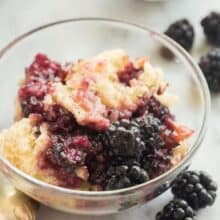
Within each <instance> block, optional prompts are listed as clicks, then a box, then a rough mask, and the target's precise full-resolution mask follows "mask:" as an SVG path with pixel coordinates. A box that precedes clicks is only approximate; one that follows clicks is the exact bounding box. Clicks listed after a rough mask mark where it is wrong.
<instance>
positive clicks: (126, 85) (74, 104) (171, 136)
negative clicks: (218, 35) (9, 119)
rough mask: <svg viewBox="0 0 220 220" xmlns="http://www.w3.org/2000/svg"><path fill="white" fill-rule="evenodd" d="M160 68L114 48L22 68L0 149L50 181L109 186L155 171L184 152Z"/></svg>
mask: <svg viewBox="0 0 220 220" xmlns="http://www.w3.org/2000/svg"><path fill="white" fill-rule="evenodd" d="M166 87H167V83H166V82H165V81H164V79H163V74H162V72H161V71H160V70H159V69H157V68H153V67H152V65H151V64H150V61H149V59H148V58H145V57H144V58H138V59H135V60H132V59H131V58H129V57H128V55H127V54H126V53H125V52H124V51H122V50H113V51H106V52H104V53H101V54H99V55H98V56H96V57H94V58H91V59H80V60H78V61H77V62H75V63H67V64H65V65H61V64H59V63H58V62H55V61H52V60H50V59H49V58H48V57H47V56H46V55H44V54H37V55H36V57H35V59H34V61H33V63H32V64H31V65H30V66H29V67H27V68H26V69H25V78H24V80H23V81H22V82H21V84H20V88H19V92H18V96H17V101H16V117H15V118H16V123H15V124H14V125H13V126H12V127H11V128H9V129H7V130H5V131H3V132H2V134H1V135H0V145H1V147H2V153H3V155H4V156H5V157H6V158H7V159H8V160H9V161H10V162H11V163H12V164H14V165H15V166H16V167H17V168H19V169H20V170H22V171H24V172H25V173H28V174H29V175H31V176H33V177H35V178H37V179H40V180H42V181H45V182H47V183H50V184H54V185H59V186H63V187H67V188H72V189H82V190H95V191H96V190H97V191H99V190H114V189H120V188H125V187H130V186H133V185H136V184H140V183H143V182H146V181H149V180H150V179H152V178H155V177H157V176H159V175H161V174H163V173H164V172H166V171H167V170H169V169H170V168H171V167H172V166H174V165H175V164H177V163H179V162H180V161H181V159H182V158H183V157H184V156H185V155H186V153H187V150H188V147H187V144H186V142H185V140H186V139H187V138H189V137H190V136H191V135H192V133H193V131H192V130H191V129H189V128H187V127H185V126H183V125H180V124H178V123H177V122H175V119H174V115H173V114H172V113H170V110H169V105H170V104H171V103H172V100H173V97H172V96H171V95H168V94H166V93H165V90H166Z"/></svg>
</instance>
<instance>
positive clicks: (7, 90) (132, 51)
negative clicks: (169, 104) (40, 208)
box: [0, 18, 210, 215]
mask: <svg viewBox="0 0 220 220" xmlns="http://www.w3.org/2000/svg"><path fill="white" fill-rule="evenodd" d="M161 47H166V48H169V50H170V51H172V53H173V54H174V55H175V58H174V59H173V60H167V59H165V58H164V57H163V56H161V53H160V49H161ZM115 48H123V49H124V50H126V51H127V53H128V54H129V55H130V56H132V57H139V56H146V55H147V56H148V57H149V58H150V60H151V62H152V63H153V65H154V66H158V67H160V68H161V69H163V71H164V73H165V77H166V79H167V81H168V82H169V85H170V87H169V89H168V90H169V92H171V93H173V94H175V95H178V96H179V102H178V103H177V104H176V106H175V107H173V108H172V112H174V113H175V115H176V118H177V120H178V121H180V122H182V123H183V124H185V125H187V126H189V127H190V128H193V129H194V130H195V134H194V136H193V138H191V139H190V140H189V145H190V151H189V153H188V154H187V155H186V157H185V158H184V159H183V160H182V162H181V163H179V164H178V165H177V166H175V167H173V168H172V169H171V170H169V171H168V172H166V173H164V174H163V175H161V176H159V177H157V178H155V179H153V180H151V181H149V182H146V183H143V184H140V185H137V186H133V187H130V188H126V189H121V190H114V191H102V192H89V191H79V190H70V189H66V188H62V187H58V186H54V185H49V184H47V183H44V182H41V181H39V180H37V179H34V178H32V177H31V176H29V175H27V174H25V173H23V172H22V171H20V170H18V169H16V168H15V167H14V166H13V165H11V164H10V163H9V162H8V161H7V160H6V159H5V158H3V157H2V156H0V167H1V171H2V172H3V173H4V174H5V175H6V176H7V177H8V179H9V180H10V181H11V182H12V183H13V184H14V185H15V186H16V188H17V189H19V190H20V191H22V192H24V193H25V194H27V195H29V196H30V197H32V198H34V199H35V200H37V201H39V202H41V203H43V204H45V205H47V206H50V207H53V208H55V209H58V210H62V211H65V212H70V213H76V214H85V215H101V214H110V213H116V212H118V211H121V210H125V209H128V208H130V207H132V206H135V205H140V204H143V203H145V202H147V201H149V200H152V199H153V198H155V197H157V196H158V195H159V194H161V193H162V192H163V191H165V190H166V189H167V188H168V187H169V184H170V182H171V181H172V180H173V179H174V178H175V177H176V175H177V174H179V173H180V172H181V171H182V170H184V169H186V168H187V167H188V166H189V164H190V162H191V160H192V157H193V155H194V154H195V153H196V151H197V150H198V148H199V146H200V145H201V143H202V140H203V137H204V134H205V131H206V125H207V115H208V112H209V106H210V100H209V92H208V87H207V85H206V82H205V80H204V78H203V75H202V73H201V71H200V69H199V68H198V66H197V65H196V64H195V63H194V62H193V60H192V58H191V57H190V56H189V54H188V53H187V52H185V51H184V50H183V49H182V48H181V47H180V46H178V45H177V44H176V43H175V42H174V41H172V40H171V39H169V38H167V37H166V36H164V35H163V34H160V33H157V32H155V31H152V30H151V29H149V28H146V27H141V26H139V25H134V24H130V23H126V22H122V21H117V20H110V19H102V18H78V19H68V20H62V21H57V22H54V23H50V24H46V25H43V26H41V27H38V28H36V29H34V30H31V31H29V32H27V33H25V34H23V35H22V36H20V37H18V38H16V39H15V40H14V41H12V42H11V43H9V44H8V45H7V46H6V47H5V48H3V49H2V50H1V51H0V71H1V74H0V82H1V87H0V100H1V105H0V113H1V116H2V117H1V123H0V129H3V128H6V127H8V126H10V125H11V124H12V122H13V114H14V99H15V96H16V93H17V90H18V83H19V81H20V80H21V79H22V77H23V76H24V67H25V66H26V65H28V64H29V63H31V61H32V60H33V57H34V55H35V54H36V53H38V52H43V53H46V54H48V56H49V57H51V58H53V59H55V60H58V61H61V62H65V61H73V60H76V59H78V58H82V57H83V58H84V57H91V56H94V55H96V54H97V53H99V52H101V51H103V50H109V49H115Z"/></svg>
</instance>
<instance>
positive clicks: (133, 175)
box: [105, 165, 149, 190]
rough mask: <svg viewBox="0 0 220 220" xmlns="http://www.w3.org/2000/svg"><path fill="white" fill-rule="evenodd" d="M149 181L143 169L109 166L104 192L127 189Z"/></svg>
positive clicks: (134, 166)
mask: <svg viewBox="0 0 220 220" xmlns="http://www.w3.org/2000/svg"><path fill="white" fill-rule="evenodd" d="M148 180H149V176H148V174H147V172H146V171H145V170H144V169H141V168H140V167H139V166H137V165H133V166H131V167H128V166H126V165H120V166H111V167H110V168H109V169H108V171H107V178H106V187H105V189H106V190H114V189H121V188H127V187H129V186H134V185H137V184H140V183H144V182H146V181H148Z"/></svg>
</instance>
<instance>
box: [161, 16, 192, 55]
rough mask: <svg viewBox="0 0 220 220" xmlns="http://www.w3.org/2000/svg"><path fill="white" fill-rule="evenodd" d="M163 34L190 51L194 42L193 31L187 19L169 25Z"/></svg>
mask: <svg viewBox="0 0 220 220" xmlns="http://www.w3.org/2000/svg"><path fill="white" fill-rule="evenodd" d="M165 34H166V35H167V36H169V37H170V38H172V39H173V40H175V41H176V42H177V43H179V44H180V45H181V46H182V47H183V48H185V49H186V50H187V51H190V50H191V49H192V46H193V42H194V37H195V34H194V29H193V26H192V25H191V24H190V22H189V21H188V20H187V19H181V20H178V21H176V22H175V23H173V24H171V25H170V26H169V27H168V29H167V30H166V31H165Z"/></svg>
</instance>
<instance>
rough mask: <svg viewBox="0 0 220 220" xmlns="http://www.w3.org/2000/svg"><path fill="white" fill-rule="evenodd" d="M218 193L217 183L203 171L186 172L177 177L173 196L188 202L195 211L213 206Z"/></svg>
mask: <svg viewBox="0 0 220 220" xmlns="http://www.w3.org/2000/svg"><path fill="white" fill-rule="evenodd" d="M216 191H217V185H216V183H215V182H214V181H213V180H212V179H211V177H210V176H209V175H208V174H206V173H204V172H202V171H201V172H195V171H186V172H184V173H182V174H180V175H179V176H178V177H177V179H176V180H175V181H174V182H173V186H172V192H173V194H174V195H175V196H176V197H177V198H181V199H184V200H186V201H187V202H188V203H189V205H190V206H191V207H192V208H193V209H195V210H198V209H200V208H204V207H206V206H211V205H213V203H214V202H215V198H216Z"/></svg>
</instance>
